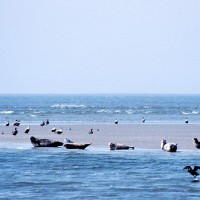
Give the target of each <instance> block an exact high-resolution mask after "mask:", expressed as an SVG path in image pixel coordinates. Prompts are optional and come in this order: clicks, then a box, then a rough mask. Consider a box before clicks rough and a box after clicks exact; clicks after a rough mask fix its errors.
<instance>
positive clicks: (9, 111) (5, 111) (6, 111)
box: [0, 110, 14, 114]
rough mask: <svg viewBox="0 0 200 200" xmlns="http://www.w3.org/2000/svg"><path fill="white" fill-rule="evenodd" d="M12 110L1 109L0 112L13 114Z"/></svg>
mask: <svg viewBox="0 0 200 200" xmlns="http://www.w3.org/2000/svg"><path fill="white" fill-rule="evenodd" d="M13 113H14V111H13V110H3V111H0V114H13Z"/></svg>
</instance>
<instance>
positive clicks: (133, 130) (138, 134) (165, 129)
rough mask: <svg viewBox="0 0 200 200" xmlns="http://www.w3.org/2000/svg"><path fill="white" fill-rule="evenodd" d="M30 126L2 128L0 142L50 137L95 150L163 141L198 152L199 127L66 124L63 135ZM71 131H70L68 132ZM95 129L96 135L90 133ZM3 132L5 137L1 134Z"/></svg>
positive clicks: (156, 144)
mask: <svg viewBox="0 0 200 200" xmlns="http://www.w3.org/2000/svg"><path fill="white" fill-rule="evenodd" d="M26 127H27V126H25V125H20V126H19V127H18V128H17V129H18V134H17V135H16V136H13V135H12V131H13V130H14V128H15V127H14V126H9V127H6V126H0V147H1V143H2V142H3V143H9V144H12V143H26V144H30V139H29V138H30V137H31V136H35V137H38V138H47V139H52V140H58V141H61V142H63V140H64V138H65V137H67V138H69V139H70V140H72V141H74V142H81V143H92V146H93V147H95V146H96V147H107V146H108V143H109V142H114V143H123V144H126V145H131V146H134V147H135V148H138V149H159V148H160V141H161V140H162V139H166V140H167V142H174V143H178V149H195V148H194V145H193V141H192V139H193V138H194V137H197V138H199V139H200V124H130V125H127V124H118V125H115V124H113V125H112V124H90V125H82V124H81V125H64V126H56V128H60V127H61V128H62V129H63V133H62V134H60V135H58V134H56V133H53V132H51V129H52V128H53V126H52V125H46V126H43V127H41V126H39V125H32V126H31V130H30V132H29V133H28V134H26V133H24V129H25V128H26ZM70 128H71V130H69V129H70ZM91 128H93V132H94V133H93V134H88V132H89V130H90V129H91ZM1 132H3V133H4V134H1Z"/></svg>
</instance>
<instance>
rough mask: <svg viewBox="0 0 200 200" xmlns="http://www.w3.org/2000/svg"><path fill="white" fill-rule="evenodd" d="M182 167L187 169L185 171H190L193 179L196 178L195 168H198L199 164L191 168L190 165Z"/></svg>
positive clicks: (199, 167)
mask: <svg viewBox="0 0 200 200" xmlns="http://www.w3.org/2000/svg"><path fill="white" fill-rule="evenodd" d="M183 169H187V172H188V173H190V174H191V175H192V176H193V177H194V180H198V179H197V176H198V175H199V174H198V172H197V170H199V169H200V166H194V168H193V169H192V167H190V166H186V167H184V168H183Z"/></svg>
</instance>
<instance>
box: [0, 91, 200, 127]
mask: <svg viewBox="0 0 200 200" xmlns="http://www.w3.org/2000/svg"><path fill="white" fill-rule="evenodd" d="M142 117H144V118H145V119H146V122H147V123H182V122H183V121H184V120H185V118H186V117H187V118H188V119H189V121H190V123H198V122H200V96H199V95H190V96H189V95H1V96H0V124H5V122H6V121H7V120H9V121H14V120H16V119H20V120H21V122H22V123H23V124H39V123H41V121H43V120H46V119H49V120H50V121H51V122H53V124H66V123H113V122H114V120H115V119H118V120H119V121H120V123H141V119H142Z"/></svg>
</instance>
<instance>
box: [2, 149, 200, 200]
mask: <svg viewBox="0 0 200 200" xmlns="http://www.w3.org/2000/svg"><path fill="white" fill-rule="evenodd" d="M0 163H1V173H0V180H1V182H0V199H33V198H34V199H77V198H81V199H164V198H166V199H199V195H200V182H192V180H193V178H192V176H191V175H190V174H188V173H187V172H186V171H185V170H183V167H184V166H186V165H188V164H189V165H200V154H199V151H197V150H192V151H186V150H185V151H179V152H176V153H166V152H163V151H161V150H140V149H138V150H137V149H136V150H129V151H109V150H107V149H103V148H102V149H101V148H98V149H95V148H88V149H87V150H81V151H80V150H66V149H64V148H32V147H29V146H23V145H21V146H18V145H16V146H13V148H12V149H10V148H7V147H5V146H3V147H2V146H1V149H0Z"/></svg>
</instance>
